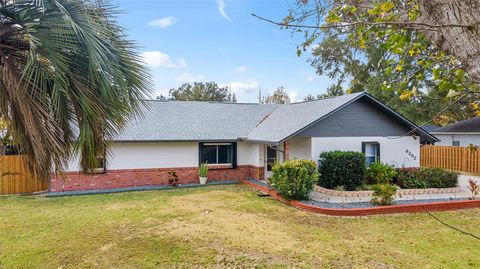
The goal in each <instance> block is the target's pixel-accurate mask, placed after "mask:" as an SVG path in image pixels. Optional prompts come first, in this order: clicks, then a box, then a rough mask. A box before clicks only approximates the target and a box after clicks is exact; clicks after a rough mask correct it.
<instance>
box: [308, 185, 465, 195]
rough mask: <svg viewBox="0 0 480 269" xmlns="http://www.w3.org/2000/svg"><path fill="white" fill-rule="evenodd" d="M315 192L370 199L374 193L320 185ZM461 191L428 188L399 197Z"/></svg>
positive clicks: (409, 191) (457, 188) (407, 190)
mask: <svg viewBox="0 0 480 269" xmlns="http://www.w3.org/2000/svg"><path fill="white" fill-rule="evenodd" d="M314 190H315V191H316V192H319V193H322V194H325V195H329V196H335V197H369V196H372V194H373V191H337V190H331V189H327V188H324V187H320V186H318V185H315V187H314ZM460 191H461V189H460V188H459V187H455V188H439V189H436V188H428V189H400V190H397V195H398V196H403V195H416V194H418V195H422V194H445V193H458V192H460Z"/></svg>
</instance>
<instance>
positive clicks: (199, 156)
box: [198, 143, 203, 166]
mask: <svg viewBox="0 0 480 269" xmlns="http://www.w3.org/2000/svg"><path fill="white" fill-rule="evenodd" d="M202 150H203V143H198V166H200V165H201V164H202V153H203V152H202Z"/></svg>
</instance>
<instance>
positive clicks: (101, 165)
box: [84, 155, 107, 174]
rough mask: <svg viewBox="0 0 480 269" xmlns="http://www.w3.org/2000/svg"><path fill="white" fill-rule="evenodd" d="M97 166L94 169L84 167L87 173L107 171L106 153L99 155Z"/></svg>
mask: <svg viewBox="0 0 480 269" xmlns="http://www.w3.org/2000/svg"><path fill="white" fill-rule="evenodd" d="M96 159H97V167H95V168H93V169H84V171H85V173H86V174H103V173H106V172H107V167H106V164H105V163H106V162H105V155H103V156H97V157H96Z"/></svg>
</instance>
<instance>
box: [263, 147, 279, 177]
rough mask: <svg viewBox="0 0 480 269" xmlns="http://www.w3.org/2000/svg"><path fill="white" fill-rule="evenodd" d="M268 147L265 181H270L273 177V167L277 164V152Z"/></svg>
mask: <svg viewBox="0 0 480 269" xmlns="http://www.w3.org/2000/svg"><path fill="white" fill-rule="evenodd" d="M265 147H266V154H265V155H266V156H267V157H266V158H265V179H268V178H269V177H270V176H271V175H272V166H273V165H274V164H275V162H277V151H276V150H274V149H272V148H270V147H269V146H265Z"/></svg>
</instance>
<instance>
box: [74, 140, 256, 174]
mask: <svg viewBox="0 0 480 269" xmlns="http://www.w3.org/2000/svg"><path fill="white" fill-rule="evenodd" d="M262 150H263V147H261V146H260V145H259V144H249V143H246V142H238V143H237V164H238V165H255V166H262V165H263V160H261V158H262V156H261V155H260V154H262ZM260 164H262V165H260ZM196 166H198V142H141V143H140V142H130V143H115V144H113V146H112V147H111V149H110V154H109V155H108V156H107V169H139V168H174V167H196ZM79 170H80V165H79V159H78V158H77V157H74V158H72V159H71V160H70V161H69V163H68V171H79Z"/></svg>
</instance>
